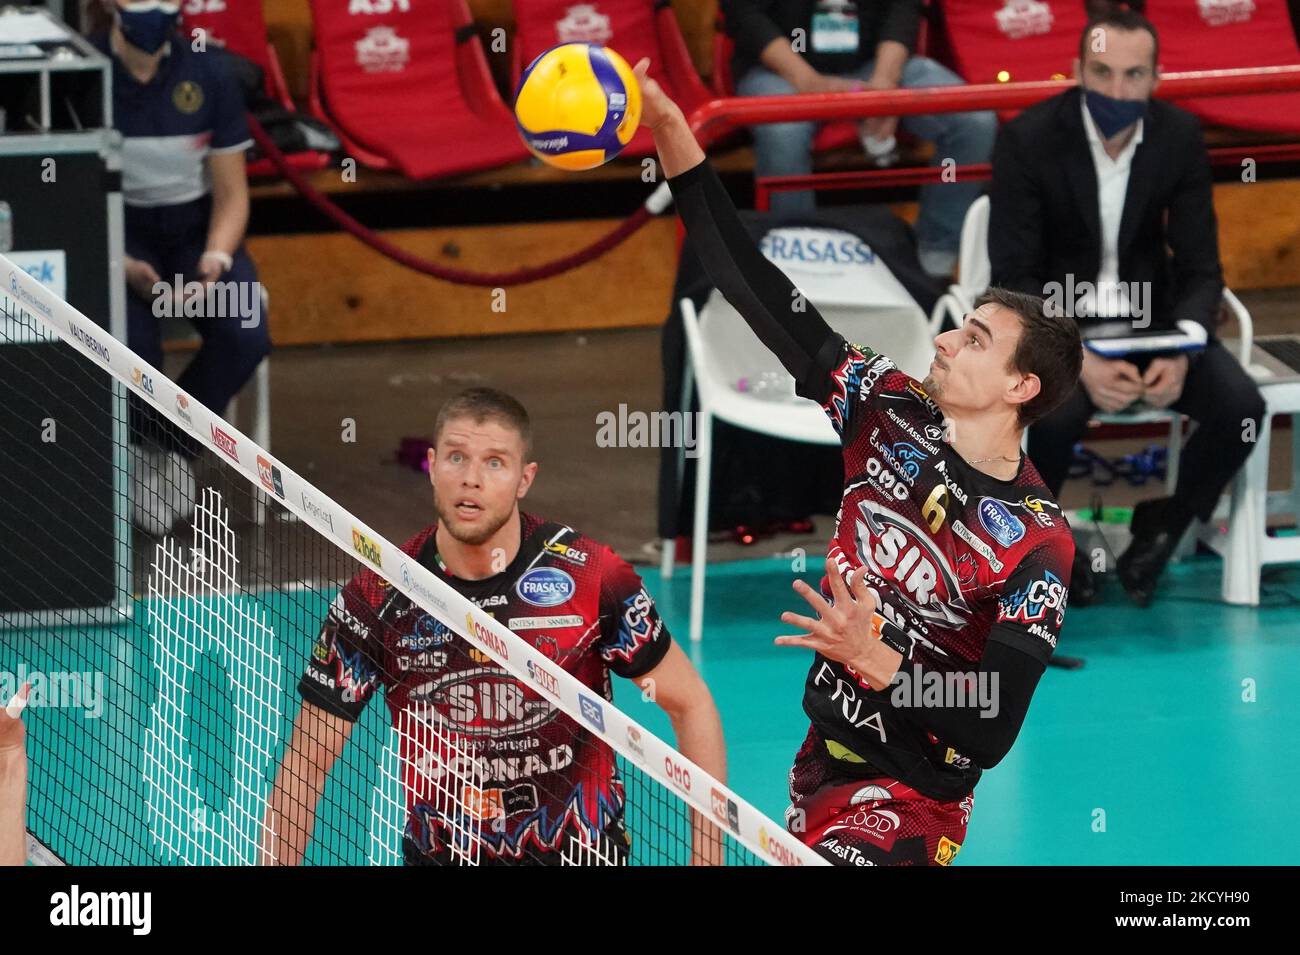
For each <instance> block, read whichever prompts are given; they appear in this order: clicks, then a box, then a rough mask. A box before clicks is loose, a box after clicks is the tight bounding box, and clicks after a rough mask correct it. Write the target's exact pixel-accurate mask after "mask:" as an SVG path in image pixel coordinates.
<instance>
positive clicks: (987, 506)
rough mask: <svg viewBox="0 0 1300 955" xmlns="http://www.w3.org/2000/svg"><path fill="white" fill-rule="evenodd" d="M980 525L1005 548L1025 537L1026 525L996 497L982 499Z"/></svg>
mask: <svg viewBox="0 0 1300 955" xmlns="http://www.w3.org/2000/svg"><path fill="white" fill-rule="evenodd" d="M979 515H980V524H982V525H983V526H984V529H985V530H986V531H988V532H989V533H990V534H992V535H993V537H994V539H995V540H996V541H997V542H998V543H999V544H1001V545H1002V546H1003V547H1010V546H1011V545H1012V544H1014V543H1015V542H1016V541H1018V540H1020V538H1022V537H1024V536H1025V525H1024V524H1023V523H1022V522H1021V520H1020V518H1018V517H1016V516H1015V515H1014V514H1012V513H1011V511H1010V510H1009V509H1008V508H1007V506H1006V505H1005V504H1003V503H1002V502H1001V501H999V500H998V499H997V498H995V497H982V498H980V504H979Z"/></svg>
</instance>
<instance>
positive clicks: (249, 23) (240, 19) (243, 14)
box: [181, 0, 329, 177]
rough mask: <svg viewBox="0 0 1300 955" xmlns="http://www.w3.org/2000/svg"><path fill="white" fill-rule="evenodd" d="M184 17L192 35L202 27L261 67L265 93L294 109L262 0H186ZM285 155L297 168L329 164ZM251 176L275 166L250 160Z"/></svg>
mask: <svg viewBox="0 0 1300 955" xmlns="http://www.w3.org/2000/svg"><path fill="white" fill-rule="evenodd" d="M181 16H182V19H183V23H184V28H185V32H186V33H189V34H191V35H193V32H194V31H195V30H203V31H204V33H205V34H206V36H207V39H208V40H210V41H212V42H213V43H215V44H216V45H218V46H223V47H225V48H226V49H227V50H229V51H230V52H232V53H237V54H239V55H240V56H242V57H244V58H245V59H247V60H252V61H253V62H254V63H256V64H257V65H258V66H260V67H261V68H262V74H263V76H264V77H265V78H266V94H267V95H268V96H269V97H271V98H272V99H273V100H275V101H276V102H277V103H279V104H280V105H281V106H283V107H284V108H285V109H287V110H289V111H291V112H292V111H293V108H294V106H293V98H292V97H291V96H290V95H289V86H288V84H287V83H286V82H285V79H284V70H283V69H281V68H280V58H279V57H278V56H276V54H275V47H274V46H272V45H271V43H270V41H269V40H268V39H267V35H266V21H265V19H263V17H262V0H185V3H184V5H183V6H182V8H181ZM286 158H287V159H288V160H289V163H290V164H291V165H292V166H293V167H294V168H296V169H304V170H306V169H323V168H325V166H326V165H327V164H328V163H329V156H328V155H327V154H325V153H319V152H310V151H309V152H300V153H293V154H291V155H289V156H288V157H286ZM248 175H250V176H253V177H258V176H273V175H275V167H274V166H273V165H272V164H271V161H270V160H269V159H259V160H256V161H255V162H251V163H249V165H248Z"/></svg>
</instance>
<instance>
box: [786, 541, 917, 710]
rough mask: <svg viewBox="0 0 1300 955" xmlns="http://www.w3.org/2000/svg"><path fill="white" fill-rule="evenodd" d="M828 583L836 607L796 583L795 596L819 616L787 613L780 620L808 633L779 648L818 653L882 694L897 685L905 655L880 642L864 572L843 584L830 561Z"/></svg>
mask: <svg viewBox="0 0 1300 955" xmlns="http://www.w3.org/2000/svg"><path fill="white" fill-rule="evenodd" d="M826 577H827V579H828V580H829V581H830V587H831V596H832V597H833V598H834V601H835V602H834V604H830V603H827V602H826V599H825V598H824V597H823V596H822V595H821V594H819V593H818V592H817V591H816V590H814V589H813V588H812V587H809V586H808V585H807V584H806V583H804V582H803V581H802V580H796V581H795V582H794V589H795V591H796V592H798V593H799V595H800V596H802V597H803V599H804V600H806V601H808V603H809V605H810V606H811V607H812V608H813V610H815V611H816V612H817V619H813V618H812V617H805V616H802V615H801V614H797V613H792V612H791V611H789V610H787V611H786V612H785V613H783V614H781V619H782V620H783V621H784V622H785V623H789V624H793V625H794V626H796V627H802V628H803V629H805V630H807V631H808V633H807V634H805V635H799V636H781V637H777V638H776V642H777V643H778V644H779V645H781V646H783V647H803V648H805V649H807V650H815V651H816V652H818V653H820V654H821V655H822V656H824V657H828V658H829V659H831V660H836V661H838V662H840V663H843V664H845V665H847V666H848V667H850V668H851V669H852V670H853V672H854V673H855V674H856V675H857V676H858V677H859V678H860V679H861V680H863V681H865V682H866V683H867V684H868V685H869V686H870V687H871V688H872V689H873V690H883V689H884V688H885V687H887V686H889V684H890V683H891V682H893V679H894V674H895V673H897V672H898V667H899V664H901V663H902V662H903V655H902V654H901V653H899V652H898V651H897V650H894V649H892V648H890V647H888V646H886V645H885V644H883V643H881V642H880V630H879V615H878V614H877V613H876V598H875V597H874V596H872V593H871V591H870V590H868V589H867V585H866V580H865V578H866V569H865V568H859V569H858V570H855V571H853V573H852V574H851V575H850V576H849V583H848V584H845V582H844V578H843V577H842V576H841V575H840V571H839V568H838V567H836V566H835V561H833V560H831V559H829V558H828V559H827V561H826Z"/></svg>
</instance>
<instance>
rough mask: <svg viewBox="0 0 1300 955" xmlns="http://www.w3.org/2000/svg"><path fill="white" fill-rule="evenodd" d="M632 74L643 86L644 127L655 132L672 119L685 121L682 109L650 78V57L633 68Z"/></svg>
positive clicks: (642, 118) (642, 122)
mask: <svg viewBox="0 0 1300 955" xmlns="http://www.w3.org/2000/svg"><path fill="white" fill-rule="evenodd" d="M632 72H633V74H635V76H636V81H637V83H638V84H639V85H640V86H641V125H642V126H644V127H645V128H646V129H649V130H651V131H653V130H655V129H657V128H658V127H660V126H662V125H663V124H664V123H666V122H668V121H670V120H672V119H678V118H680V119H683V120H684V119H685V117H684V116H683V115H682V110H681V107H679V106H678V105H677V104H676V103H674V102H673V101H672V100H671V99H669V97H668V94H667V93H665V92H664V90H663V87H662V86H660V85H659V84H658V83H656V82H655V81H654V80H652V79H651V78H650V76H649V72H650V57H648V56H647V57H643V58H642V59H641V61H640V62H639V63H637V65H636V66H634V67H632Z"/></svg>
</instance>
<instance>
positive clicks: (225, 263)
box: [203, 249, 235, 273]
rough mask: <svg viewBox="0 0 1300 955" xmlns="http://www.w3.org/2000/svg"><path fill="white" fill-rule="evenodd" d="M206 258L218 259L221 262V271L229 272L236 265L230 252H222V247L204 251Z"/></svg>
mask: <svg viewBox="0 0 1300 955" xmlns="http://www.w3.org/2000/svg"><path fill="white" fill-rule="evenodd" d="M203 258H205V259H216V260H217V261H218V262H220V263H221V271H222V272H223V273H224V272H229V271H230V270H231V269H233V268H234V267H235V259H234V257H233V256H232V255H231V254H230V253H229V252H222V251H221V250H220V249H208V251H206V252H204V253H203Z"/></svg>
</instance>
